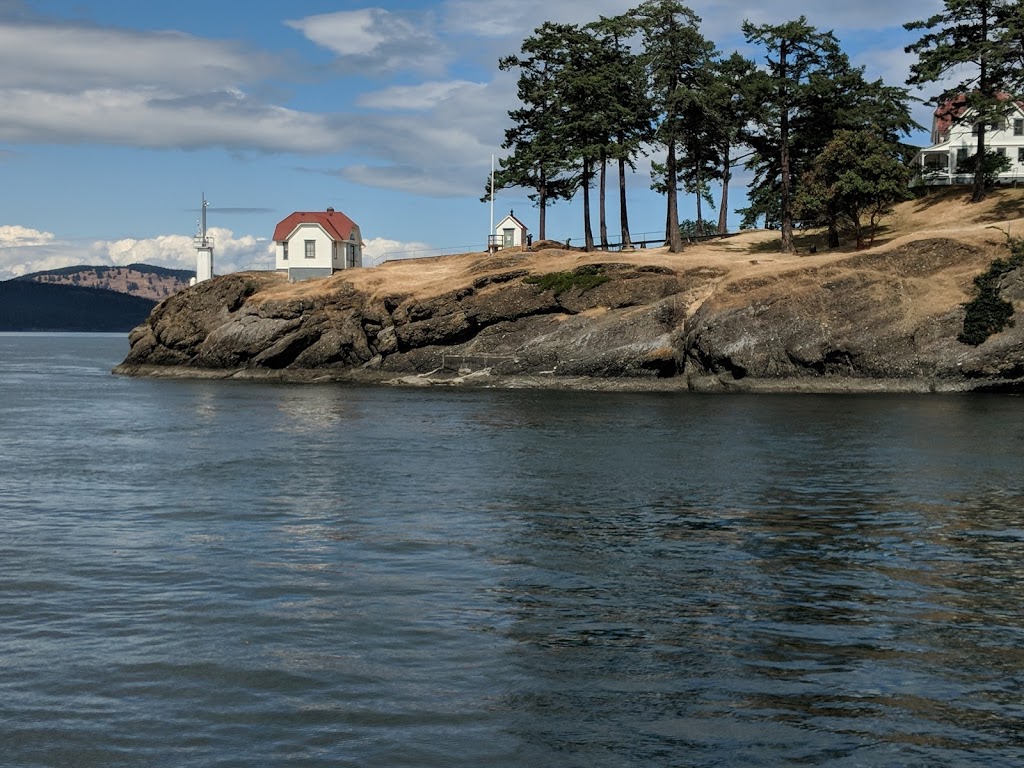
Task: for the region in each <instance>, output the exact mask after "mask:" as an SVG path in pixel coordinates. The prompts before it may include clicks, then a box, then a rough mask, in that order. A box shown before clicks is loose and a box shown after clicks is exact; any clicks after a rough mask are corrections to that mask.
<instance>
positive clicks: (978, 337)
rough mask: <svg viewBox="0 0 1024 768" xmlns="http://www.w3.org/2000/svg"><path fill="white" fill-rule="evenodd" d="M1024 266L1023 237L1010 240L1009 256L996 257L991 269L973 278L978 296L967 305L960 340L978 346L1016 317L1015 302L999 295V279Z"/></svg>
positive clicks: (965, 305) (958, 338)
mask: <svg viewBox="0 0 1024 768" xmlns="http://www.w3.org/2000/svg"><path fill="white" fill-rule="evenodd" d="M1022 266H1024V240H1022V239H1019V238H1017V239H1013V240H1011V241H1010V256H1009V257H1008V258H1006V259H996V260H995V261H993V262H992V264H991V265H990V266H989V268H988V271H987V272H984V273H983V274H980V275H978V276H977V277H975V278H974V292H975V297H974V299H972V300H971V301H970V302H968V303H967V304H964V309H965V310H966V311H967V314H966V315H965V316H964V327H963V330H962V331H961V332H960V334H959V335H958V336H957V337H956V338H957V341H959V342H961V343H963V344H970V345H971V346H974V347H976V346H978V345H979V344H981V343H983V342H984V341H985V340H986V339H987V338H988V337H989V336H991V335H992V334H994V333H999V331H1001V330H1003V328H1005V327H1006V326H1007V324H1008V323H1009V322H1010V319H1011V318H1012V317H1013V304H1011V303H1010V302H1008V301H1006V300H1005V299H1003V298H1001V297H1000V296H999V282H1000V281H1001V280H1002V278H1003V276H1004V275H1006V274H1007V273H1009V272H1012V271H1013V270H1015V269H1017V268H1019V267H1022Z"/></svg>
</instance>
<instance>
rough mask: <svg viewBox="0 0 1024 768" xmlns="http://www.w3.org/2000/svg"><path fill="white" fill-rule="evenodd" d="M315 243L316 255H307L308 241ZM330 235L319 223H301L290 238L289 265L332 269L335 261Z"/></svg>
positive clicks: (298, 267)
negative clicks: (312, 256)
mask: <svg viewBox="0 0 1024 768" xmlns="http://www.w3.org/2000/svg"><path fill="white" fill-rule="evenodd" d="M307 240H312V241H313V242H314V243H315V257H314V258H312V259H310V258H307V257H306V241H307ZM333 242H334V241H333V240H331V238H330V236H328V234H327V233H326V232H324V230H323V228H322V227H320V225H318V224H299V226H298V227H296V228H295V231H294V232H292V234H291V236H290V237H289V238H288V265H289V266H290V267H291V268H292V269H309V268H319V269H330V268H331V266H332V263H333V260H332V257H331V254H332V247H331V246H332V243H333Z"/></svg>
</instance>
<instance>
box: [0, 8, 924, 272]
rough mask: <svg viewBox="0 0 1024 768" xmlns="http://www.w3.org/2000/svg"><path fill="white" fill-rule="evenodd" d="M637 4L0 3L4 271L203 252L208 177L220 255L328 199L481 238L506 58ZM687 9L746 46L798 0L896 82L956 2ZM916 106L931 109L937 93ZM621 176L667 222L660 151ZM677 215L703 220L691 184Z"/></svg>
mask: <svg viewBox="0 0 1024 768" xmlns="http://www.w3.org/2000/svg"><path fill="white" fill-rule="evenodd" d="M638 4H639V0H633V1H632V2H630V1H629V0H622V1H619V0H516V2H509V0H401V1H398V2H388V1H386V0H385V1H382V2H379V3H378V4H377V5H370V4H367V3H364V2H353V1H352V0H333V2H324V1H319V0H289V2H287V3H285V2H268V1H267V0H263V1H262V2H261V1H260V0H255V1H254V0H246V2H240V1H236V0H205V1H204V2H198V1H197V0H176V1H175V2H156V0H33V1H31V2H26V1H24V0H0V174H2V178H3V181H4V183H3V184H0V279H2V278H8V277H11V276H15V275H18V274H24V273H25V272H31V271H35V270H39V269H50V268H54V267H60V266H69V265H72V264H127V263H130V262H134V261H144V262H147V263H151V264H159V265H163V266H171V267H182V268H191V269H194V267H195V252H194V250H192V248H191V238H192V235H193V234H194V233H195V229H196V222H197V220H198V217H199V213H198V210H199V205H200V200H201V196H202V195H203V194H205V195H206V197H207V199H208V200H209V201H210V212H209V226H210V228H211V231H212V232H213V234H214V236H215V237H216V238H217V249H216V252H215V258H216V270H217V272H218V273H222V272H228V271H234V270H238V269H250V268H267V267H269V266H270V265H271V263H272V260H271V258H270V251H269V238H270V236H271V235H272V233H273V230H274V225H275V224H276V223H277V222H278V221H279V220H281V219H283V218H284V217H285V216H287V215H288V214H289V213H291V212H292V211H296V210H323V209H325V208H326V207H328V206H332V207H334V208H336V209H338V210H341V211H344V212H345V213H346V214H348V215H349V216H350V217H351V218H352V219H353V220H355V221H356V222H357V223H358V224H359V225H360V227H361V230H362V233H363V237H364V240H365V241H366V244H367V254H368V256H369V257H370V258H371V259H373V258H379V257H380V256H381V255H382V254H383V253H385V252H389V251H390V252H408V251H410V250H413V249H420V250H421V252H427V249H451V250H471V249H481V250H482V249H483V247H484V244H485V242H486V237H487V233H488V230H489V225H490V209H489V206H488V205H487V204H486V203H481V202H480V197H481V195H482V194H483V190H484V184H485V183H486V180H487V176H488V173H489V171H490V163H491V155H492V154H497V155H498V156H500V155H501V152H502V150H501V142H502V140H503V136H504V130H505V128H506V127H507V125H508V115H507V113H508V110H509V109H513V108H515V106H516V102H515V80H516V73H514V72H511V73H502V72H499V71H498V68H497V60H498V59H499V58H500V57H501V56H503V55H506V54H508V53H515V52H517V51H518V50H519V47H520V44H521V42H522V40H523V38H524V37H526V36H527V35H529V34H530V33H531V31H532V30H533V29H534V28H536V27H537V26H539V25H540V24H541V23H542V22H544V21H546V20H552V21H565V22H577V23H586V22H589V21H592V20H595V19H596V18H597V17H598V16H599V15H612V14H616V13H621V12H622V11H625V10H627V9H628V8H631V7H634V6H636V5H638ZM689 5H690V7H691V8H692V9H693V10H694V11H696V12H697V14H698V15H699V16H701V18H702V19H703V24H702V30H703V32H704V34H705V35H706V36H707V37H709V38H710V39H712V40H713V41H715V43H716V44H717V45H718V47H719V49H720V50H722V51H723V52H725V53H730V52H732V51H733V50H740V51H741V52H743V53H745V54H746V55H750V56H757V55H758V54H757V52H756V51H751V50H747V49H745V47H744V42H743V39H742V35H741V33H740V24H741V22H742V21H743V20H744V19H749V20H750V21H753V22H755V23H780V22H782V21H786V20H789V19H794V18H796V17H798V16H800V15H801V14H803V15H806V16H807V18H808V20H809V21H810V23H812V24H814V25H815V26H817V27H818V28H819V29H822V30H827V29H832V30H834V31H835V33H836V35H837V36H838V37H839V39H840V41H841V42H842V44H843V47H844V49H845V50H846V51H847V52H848V53H849V54H850V56H851V58H852V59H853V60H854V62H855V63H857V64H863V65H865V66H866V67H867V70H868V75H869V76H870V77H883V78H884V79H885V80H886V82H887V83H890V84H902V83H903V81H904V80H905V78H906V74H907V69H908V66H909V61H910V60H909V57H908V56H907V55H906V54H904V53H903V47H904V46H905V45H906V44H907V43H908V42H909V41H911V40H912V39H913V36H911V35H910V34H908V33H906V32H905V31H904V30H903V29H902V25H903V23H904V22H907V21H912V20H916V19H922V18H926V17H927V16H929V15H930V14H932V13H935V12H937V11H938V10H939V9H941V7H942V3H941V2H940V0H904V2H902V3H893V2H883V1H882V0H861V1H860V2H853V3H846V4H837V3H835V2H834V0H789V1H782V0H719V1H718V2H711V1H710V0H699V1H698V0H694V2H691V3H689ZM920 95H921V96H923V97H930V96H932V95H933V94H931V93H928V92H923V93H921V94H920ZM915 115H916V117H917V119H918V121H919V122H921V123H922V124H924V123H926V122H927V121H928V120H929V110H928V109H927V108H926V107H923V106H921V107H919V108H918V109H916V110H915ZM913 138H914V140H916V141H917V143H921V144H923V143H925V141H926V138H927V137H926V135H925V134H920V135H918V136H915V137H913ZM745 181H746V179H745V177H744V176H742V175H741V176H740V177H738V178H737V180H736V182H735V185H734V189H733V190H732V191H731V196H732V200H733V201H734V202H736V201H740V202H736V204H735V205H733V207H737V206H738V205H740V204H742V200H741V196H742V194H743V187H744V183H745ZM628 183H629V189H630V206H631V207H630V223H631V227H632V229H633V230H634V232H645V231H649V232H657V231H658V230H659V228H662V227H663V226H664V225H663V222H664V204H663V201H662V199H661V198H659V197H657V196H655V195H653V194H652V193H650V192H649V191H648V187H649V183H650V179H649V173H648V165H647V164H641V166H640V167H639V168H638V171H637V173H636V174H635V176H634V177H633V178H631V179H630V180H629V182H628ZM717 195H718V192H717V191H716V192H715V196H716V197H717ZM510 209H514V210H515V213H516V216H517V217H519V218H520V219H522V220H523V221H524V222H525V223H526V224H527V225H528V226H529V227H530V228H531V229H532V230H533V231H534V232H536V227H537V211H536V209H535V208H534V207H533V206H532V205H531V204H530V202H529V201H528V200H527V198H526V193H525V192H519V191H515V190H509V191H503V192H500V193H499V194H498V196H497V200H496V202H495V215H496V217H497V218H500V217H501V216H502V215H504V214H505V213H507V212H508V210H510ZM609 215H610V221H609V226H610V228H611V229H612V231H614V230H615V229H617V227H618V222H617V218H616V216H615V215H614V212H612V211H610V213H609ZM706 215H707V214H706ZM712 215H713V214H712ZM680 216H681V218H684V219H685V218H692V217H693V207H692V202H691V201H690V200H688V199H683V201H682V203H681V209H680ZM581 219H582V207H581V204H580V202H579V201H574V202H572V203H559V204H557V205H556V206H555V207H554V208H552V209H550V211H549V216H548V235H549V236H550V237H554V238H557V239H564V238H566V237H573V238H575V241H576V242H580V240H581V239H582V232H583V225H582V220H581ZM730 220H731V222H732V223H733V224H734V225H735V224H736V223H737V221H738V219H737V217H736V216H735V214H730ZM594 226H595V229H596V226H597V222H596V215H595V222H594ZM434 252H436V251H434Z"/></svg>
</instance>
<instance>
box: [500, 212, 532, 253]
mask: <svg viewBox="0 0 1024 768" xmlns="http://www.w3.org/2000/svg"><path fill="white" fill-rule="evenodd" d="M529 232H530V230H529V229H527V228H526V225H525V224H523V222H521V221H520V220H519V219H517V218H516V217H515V214H514V213H513V212H512V211H509V212H508V216H506V217H505V218H504V219H502V220H501V221H499V222H498V223H497V225H496V226H495V227H494V233H493V234H492V235H491V245H492V247H493V249H494V250H497V249H499V248H517V247H521V246H524V245H526V244H527V242H528V240H527V238H528V237H529Z"/></svg>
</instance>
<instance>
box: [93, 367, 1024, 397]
mask: <svg viewBox="0 0 1024 768" xmlns="http://www.w3.org/2000/svg"><path fill="white" fill-rule="evenodd" d="M111 373H112V374H114V375H117V376H129V377H137V378H159V379H196V380H221V381H225V380H226V381H258V382H275V383H282V384H347V385H353V386H383V387H401V388H407V389H426V388H439V387H447V388H453V389H547V390H558V391H580V392H657V393H678V392H690V393H703V394H814V395H823V394H940V395H941V394H978V393H1003V394H1018V393H1024V386H1022V384H1021V382H1020V381H1017V380H1010V379H1006V380H991V379H986V380H978V381H977V382H972V381H970V380H963V379H960V380H953V379H934V378H932V379H929V378H898V379H892V378H890V379H876V378H864V377H846V376H821V377H813V378H811V377H801V378H795V377H790V378H778V379H758V378H753V377H746V378H743V379H732V378H731V377H729V376H709V375H701V376H692V375H685V374H682V375H679V376H674V377H670V378H655V377H650V378H647V377H642V378H641V377H637V378H630V377H620V378H610V377H608V378H600V377H587V376H556V375H550V374H537V375H523V374H517V375H499V374H491V373H490V372H489V371H486V370H483V371H475V372H472V373H468V374H454V373H452V372H450V371H441V370H437V371H431V372H428V373H423V374H401V373H395V372H383V371H379V370H367V369H351V368H346V369H338V370H317V369H301V370H286V369H265V368H234V369H231V368H194V367H190V366H184V365H176V366H161V365H125V364H121V365H118V366H116V367H115V368H113V370H112V371H111Z"/></svg>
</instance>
